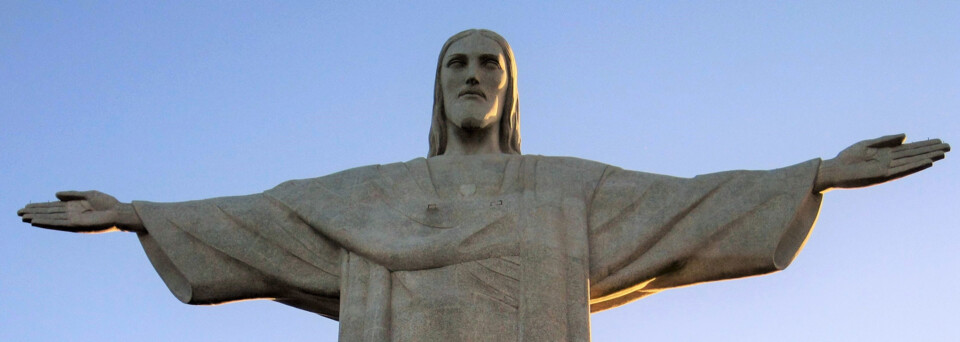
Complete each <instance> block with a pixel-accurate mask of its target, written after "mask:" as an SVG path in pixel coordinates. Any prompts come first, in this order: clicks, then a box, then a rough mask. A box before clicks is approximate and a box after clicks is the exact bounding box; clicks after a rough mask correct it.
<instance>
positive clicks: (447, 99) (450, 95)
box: [440, 34, 507, 129]
mask: <svg viewBox="0 0 960 342" xmlns="http://www.w3.org/2000/svg"><path fill="white" fill-rule="evenodd" d="M442 63H443V65H442V66H441V68H440V87H441V89H442V90H443V108H444V113H445V114H446V116H447V120H448V121H449V122H450V123H452V124H453V125H455V126H457V127H459V128H461V129H483V128H488V127H492V126H494V125H496V124H497V123H499V122H500V115H501V113H502V112H503V102H504V100H505V98H506V92H507V71H506V66H507V65H506V62H505V60H504V56H503V50H502V49H501V48H500V45H498V44H497V42H495V41H493V40H492V39H490V38H487V37H484V36H482V35H479V34H474V35H470V36H467V37H464V38H463V39H460V40H458V41H456V42H454V43H453V44H450V47H449V48H447V53H446V55H444V56H443V60H442Z"/></svg>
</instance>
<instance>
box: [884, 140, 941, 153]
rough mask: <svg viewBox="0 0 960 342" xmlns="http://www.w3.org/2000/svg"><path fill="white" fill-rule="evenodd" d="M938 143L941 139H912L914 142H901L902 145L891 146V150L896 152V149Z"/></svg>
mask: <svg viewBox="0 0 960 342" xmlns="http://www.w3.org/2000/svg"><path fill="white" fill-rule="evenodd" d="M939 143H942V141H940V139H928V140H922V141H914V142H912V143H909V144H903V145H900V146H897V147H894V148H893V151H894V152H896V151H903V150H909V149H913V148H920V147H924V146H930V145H936V144H939Z"/></svg>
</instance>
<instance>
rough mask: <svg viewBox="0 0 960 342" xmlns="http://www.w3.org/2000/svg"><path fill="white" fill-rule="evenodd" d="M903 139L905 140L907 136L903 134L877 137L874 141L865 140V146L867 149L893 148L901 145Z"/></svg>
mask: <svg viewBox="0 0 960 342" xmlns="http://www.w3.org/2000/svg"><path fill="white" fill-rule="evenodd" d="M904 139H907V135H906V134H903V133H900V134H894V135H887V136H883V137H879V138H876V139H871V140H867V146H868V147H894V146H899V145H900V144H902V143H903V140H904Z"/></svg>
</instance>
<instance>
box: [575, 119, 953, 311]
mask: <svg viewBox="0 0 960 342" xmlns="http://www.w3.org/2000/svg"><path fill="white" fill-rule="evenodd" d="M902 141H903V136H902V135H896V136H888V137H883V138H878V139H873V140H867V141H863V142H860V143H857V144H854V145H853V146H851V147H849V148H847V149H845V150H844V151H843V152H841V153H840V154H839V155H838V156H837V157H836V158H834V159H831V160H827V161H821V160H820V159H814V160H810V161H807V162H804V163H800V164H797V165H794V166H790V167H785V168H782V169H776V170H770V171H728V172H720V173H714V174H707V175H701V176H697V177H694V178H678V177H670V176H663V175H655V174H648V173H642V172H634V171H628V170H622V169H619V168H616V167H608V168H607V170H606V171H604V175H603V176H602V177H601V180H600V181H599V184H598V185H597V188H596V190H595V191H596V192H595V194H594V195H593V198H592V202H591V203H590V205H589V208H590V210H589V211H590V213H589V215H588V216H589V219H588V221H589V222H588V229H589V239H590V246H589V253H590V297H591V310H592V311H594V312H595V311H600V310H604V309H609V308H612V307H616V306H619V305H623V304H625V303H628V302H630V301H633V300H636V299H639V298H641V297H643V296H646V295H649V294H653V293H656V292H658V291H661V290H664V289H669V288H674V287H679V286H685V285H691V284H697V283H701V282H708V281H716V280H724V279H733V278H740V277H746V276H752V275H759V274H766V273H770V272H775V271H778V270H781V269H783V268H785V267H787V265H789V264H790V263H791V262H792V261H793V259H794V258H795V257H796V255H797V254H798V253H799V251H800V249H801V248H802V246H803V244H804V242H805V241H806V239H807V236H808V235H809V233H810V231H811V229H812V228H813V224H814V223H815V221H816V217H817V214H818V213H819V208H820V201H821V198H822V195H821V194H822V192H824V191H827V190H830V189H834V188H854V187H863V186H869V185H873V184H879V183H882V182H886V181H890V180H893V179H896V178H899V177H903V176H906V175H909V174H911V173H914V172H917V171H920V170H923V169H925V168H927V167H929V166H930V165H931V164H932V163H933V162H934V161H936V160H939V159H942V158H943V156H944V153H945V152H947V151H948V150H949V145H947V144H944V143H942V142H940V141H939V140H927V141H921V142H916V143H911V144H901V142H902Z"/></svg>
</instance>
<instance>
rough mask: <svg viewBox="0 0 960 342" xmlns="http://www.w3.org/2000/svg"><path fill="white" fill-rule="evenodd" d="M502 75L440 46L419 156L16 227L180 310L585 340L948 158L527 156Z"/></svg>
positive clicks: (743, 270) (511, 68)
mask: <svg viewBox="0 0 960 342" xmlns="http://www.w3.org/2000/svg"><path fill="white" fill-rule="evenodd" d="M516 70H517V66H516V63H515V60H514V57H513V52H512V51H511V49H510V46H509V45H508V44H507V42H506V40H504V39H503V37H501V36H500V35H498V34H496V33H494V32H491V31H487V30H468V31H464V32H461V33H458V34H456V35H454V36H453V37H451V38H450V39H449V40H448V41H447V42H446V43H445V44H444V45H443V48H442V49H441V51H440V58H439V61H438V63H437V77H436V87H435V97H434V106H433V123H432V127H431V129H430V152H429V156H428V158H426V159H424V158H418V159H414V160H411V161H408V162H405V163H394V164H384V165H372V166H364V167H359V168H355V169H350V170H346V171H342V172H339V173H335V174H332V175H328V176H323V177H319V178H313V179H303V180H293V181H289V182H286V183H283V184H281V185H279V186H277V187H276V188H273V189H271V190H268V191H266V192H263V193H259V194H254V195H249V196H238V197H223V198H213V199H206V200H199V201H191V202H182V203H151V202H140V201H135V202H133V203H121V202H118V201H117V200H116V199H115V198H113V197H111V196H109V195H107V194H104V193H101V192H97V191H86V192H77V191H65V192H60V193H58V194H57V198H59V199H60V201H58V202H49V203H37V204H30V205H27V206H26V207H25V208H23V209H21V210H20V211H19V212H18V214H19V215H20V216H22V218H23V220H24V221H25V222H30V223H31V224H32V225H34V226H38V227H43V228H49V229H57V230H64V231H71V232H107V231H112V230H123V231H132V232H136V233H137V235H138V236H139V237H140V242H141V243H142V244H143V248H144V250H145V251H146V252H147V255H148V256H149V258H150V261H151V262H152V263H153V266H154V267H155V268H156V270H157V272H158V273H160V276H161V277H162V278H163V281H164V282H166V284H167V286H168V287H169V288H170V290H171V291H172V292H173V294H174V295H176V297H177V298H179V299H180V300H181V301H183V302H185V303H189V304H212V303H222V302H227V301H234V300H241V299H255V298H265V299H273V300H275V301H278V302H281V303H284V304H288V305H292V306H295V307H297V308H300V309H304V310H308V311H312V312H316V313H318V314H320V315H323V316H326V317H329V318H332V319H336V320H339V321H340V340H341V341H377V342H382V341H525V342H530V341H549V342H554V341H588V340H589V339H590V327H589V315H590V313H592V312H597V311H601V310H606V309H609V308H613V307H616V306H619V305H624V304H626V303H629V302H632V301H634V300H637V299H640V298H642V297H644V296H647V295H650V294H654V293H657V292H659V291H662V290H665V289H669V288H673V287H678V286H685V285H691V284H697V283H701V282H708V281H715V280H722V279H732V278H739V277H745V276H751V275H758V274H765V273H770V272H774V271H777V270H781V269H783V268H785V267H787V265H789V264H790V262H791V261H792V260H793V258H794V257H795V256H796V255H797V253H798V252H799V250H800V248H801V247H802V246H803V244H804V241H805V240H806V238H807V235H808V233H809V232H810V229H811V228H812V226H813V224H814V221H815V220H816V216H817V213H818V211H819V207H820V200H821V196H822V195H821V194H822V193H823V192H826V191H828V190H830V189H835V188H857V187H865V186H870V185H874V184H879V183H883V182H886V181H889V180H893V179H896V178H899V177H903V176H906V175H909V174H912V173H914V172H917V171H920V170H923V169H925V168H927V167H930V166H932V165H933V162H934V161H937V160H940V159H942V158H943V157H944V154H945V153H946V152H947V151H949V150H950V147H949V145H947V144H945V143H942V142H940V141H939V140H926V141H920V142H914V143H909V144H903V141H904V136H903V135H892V136H886V137H881V138H878V139H873V140H866V141H862V142H860V143H857V144H854V145H853V146H851V147H849V148H847V149H845V150H843V151H842V152H840V154H839V155H838V156H837V157H836V158H833V159H829V160H821V159H813V160H809V161H805V162H802V163H799V164H796V165H793V166H788V167H785V168H782V169H776V170H770V171H730V172H720V173H714V174H707V175H701V176H697V177H694V178H677V177H671V176H663V175H657V174H650V173H643V172H636V171H629V170H623V169H620V168H617V167H615V166H610V165H605V164H601V163H598V162H593V161H588V160H582V159H576V158H569V157H545V156H529V155H521V154H520V123H519V122H520V113H519V106H518V97H517V77H516V75H517V72H516Z"/></svg>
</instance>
